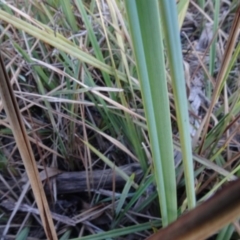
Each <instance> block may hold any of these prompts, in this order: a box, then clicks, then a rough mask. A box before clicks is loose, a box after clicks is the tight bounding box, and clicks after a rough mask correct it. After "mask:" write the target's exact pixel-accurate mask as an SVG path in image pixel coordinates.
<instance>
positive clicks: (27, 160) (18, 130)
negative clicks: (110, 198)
mask: <svg viewBox="0 0 240 240" xmlns="http://www.w3.org/2000/svg"><path fill="white" fill-rule="evenodd" d="M0 94H1V99H2V102H3V105H4V109H5V111H6V113H7V117H8V120H9V122H10V126H11V128H12V132H13V135H14V138H15V140H16V143H17V146H18V149H19V152H20V154H21V157H22V160H23V163H24V166H25V169H26V171H27V175H28V178H29V181H30V183H31V186H32V190H33V193H34V196H35V200H36V203H37V206H38V209H39V212H40V216H41V219H42V223H43V227H44V230H45V233H46V236H47V238H48V239H51V240H55V239H58V238H57V234H56V231H55V228H54V224H53V220H52V216H51V213H50V211H49V207H48V203H47V199H46V196H45V192H44V190H43V186H42V182H41V181H40V178H39V173H38V169H37V165H36V161H35V158H34V155H33V152H32V148H31V145H30V142H29V139H28V135H27V132H26V129H25V126H24V124H23V122H22V119H21V114H20V111H19V108H18V105H17V101H16V98H15V96H14V93H13V90H12V88H11V85H10V81H9V80H8V76H7V73H6V70H5V66H4V64H3V61H2V58H1V57H0Z"/></svg>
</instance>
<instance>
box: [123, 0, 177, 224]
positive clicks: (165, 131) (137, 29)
mask: <svg viewBox="0 0 240 240" xmlns="http://www.w3.org/2000/svg"><path fill="white" fill-rule="evenodd" d="M125 5H126V10H127V15H128V18H129V26H130V31H131V35H132V41H133V47H134V52H135V56H136V62H137V69H138V75H139V78H140V85H141V92H142V97H143V102H144V110H145V114H146V119H147V126H148V132H149V137H150V143H151V150H152V156H153V161H154V170H155V179H156V183H157V188H158V196H159V201H160V208H161V216H162V219H163V225H164V226H166V225H167V224H168V223H170V222H172V221H174V220H175V219H176V218H177V200H176V182H175V168H174V157H173V143H172V130H171V125H170V112H169V99H168V90H167V81H166V75H165V64H164V56H163V44H162V34H161V29H160V16H159V11H158V4H157V1H142V0H141V1H140V0H138V1H125ZM149 26H151V27H149ZM153 29H154V30H153ZM169 176H171V177H169Z"/></svg>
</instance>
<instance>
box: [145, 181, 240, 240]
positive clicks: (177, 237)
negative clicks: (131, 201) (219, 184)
mask: <svg viewBox="0 0 240 240" xmlns="http://www.w3.org/2000/svg"><path fill="white" fill-rule="evenodd" d="M239 199H240V179H238V180H236V181H234V182H231V183H229V185H227V186H225V187H224V188H223V189H222V190H221V191H219V192H218V193H216V194H215V195H214V196H213V197H212V198H210V199H209V200H207V201H206V202H205V203H203V204H202V205H200V206H198V207H197V208H195V209H193V210H192V211H190V212H188V213H187V214H185V215H183V216H182V217H180V218H179V219H178V220H177V221H175V222H174V223H172V224H171V225H169V226H168V227H166V228H163V229H162V230H160V231H159V232H158V233H156V234H154V235H152V236H151V237H149V238H148V239H147V240H157V239H164V240H191V239H198V240H201V239H207V237H209V236H211V235H212V234H214V233H215V232H217V231H218V230H220V229H221V228H222V227H224V226H225V225H227V224H228V223H231V222H233V221H235V219H236V218H237V217H239V215H240V201H239Z"/></svg>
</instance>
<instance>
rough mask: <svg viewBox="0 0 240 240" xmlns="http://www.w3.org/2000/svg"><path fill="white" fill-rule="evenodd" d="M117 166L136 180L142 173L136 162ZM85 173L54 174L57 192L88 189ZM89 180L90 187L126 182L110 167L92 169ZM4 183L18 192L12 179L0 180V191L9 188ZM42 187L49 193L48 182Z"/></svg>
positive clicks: (121, 184) (110, 186) (119, 186)
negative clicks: (132, 175) (133, 175)
mask: <svg viewBox="0 0 240 240" xmlns="http://www.w3.org/2000/svg"><path fill="white" fill-rule="evenodd" d="M119 168H120V169H121V170H123V171H124V172H125V173H126V174H127V175H128V176H130V175H131V174H133V173H135V181H136V182H137V181H138V180H139V179H140V178H141V177H142V175H143V173H142V170H141V167H140V165H139V164H138V163H132V164H128V165H124V166H121V167H119ZM86 174H88V172H86V171H79V172H63V173H60V174H59V175H57V176H55V177H54V178H55V179H56V184H57V193H58V194H66V193H78V192H84V191H86V190H87V189H88V188H87V176H86ZM51 179H53V178H50V180H51ZM17 180H19V181H18V185H19V187H20V188H21V187H22V186H23V185H24V184H25V182H23V181H20V179H17ZM89 180H90V187H91V189H99V188H102V189H112V187H113V184H114V185H115V186H116V188H121V187H123V186H124V185H125V183H126V181H125V180H124V179H123V178H122V177H121V176H119V175H118V174H117V173H116V172H115V171H114V170H112V169H105V170H94V171H93V172H92V179H91V178H90V179H89ZM50 182H51V181H50ZM6 183H7V184H8V185H9V186H10V187H11V188H12V190H14V192H17V191H19V192H20V190H21V189H19V187H17V184H16V182H15V181H13V180H9V181H6V182H5V183H4V182H0V191H2V192H6V191H8V190H9V186H7V184H6ZM44 189H45V192H46V194H49V193H50V190H49V187H48V184H45V187H44Z"/></svg>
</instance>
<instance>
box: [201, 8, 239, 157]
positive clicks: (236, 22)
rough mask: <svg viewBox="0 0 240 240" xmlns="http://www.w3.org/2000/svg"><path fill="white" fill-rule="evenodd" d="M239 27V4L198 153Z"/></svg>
mask: <svg viewBox="0 0 240 240" xmlns="http://www.w3.org/2000/svg"><path fill="white" fill-rule="evenodd" d="M239 27H240V4H239V6H238V10H237V12H236V14H235V18H234V21H233V24H232V27H231V31H230V33H229V38H228V41H227V45H226V50H225V53H224V56H223V60H222V64H221V67H220V70H219V72H218V75H217V79H216V85H215V88H214V91H213V97H212V101H211V104H210V106H209V110H208V113H207V115H206V122H205V128H204V130H203V135H202V142H201V144H200V148H199V153H200V155H201V152H202V149H203V144H204V140H205V136H206V134H207V129H208V125H209V121H210V116H211V113H212V111H213V108H214V105H215V103H216V100H217V96H218V94H219V91H220V89H221V86H222V81H223V79H224V76H225V73H226V71H227V67H228V66H229V62H230V60H231V56H232V53H233V50H234V46H235V43H236V41H237V37H238V34H239Z"/></svg>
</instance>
